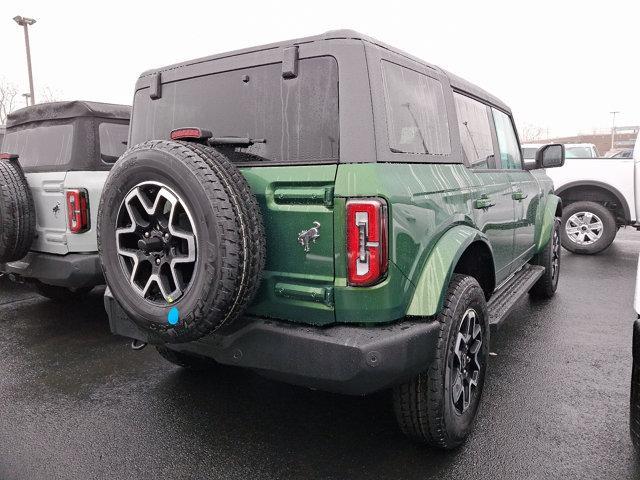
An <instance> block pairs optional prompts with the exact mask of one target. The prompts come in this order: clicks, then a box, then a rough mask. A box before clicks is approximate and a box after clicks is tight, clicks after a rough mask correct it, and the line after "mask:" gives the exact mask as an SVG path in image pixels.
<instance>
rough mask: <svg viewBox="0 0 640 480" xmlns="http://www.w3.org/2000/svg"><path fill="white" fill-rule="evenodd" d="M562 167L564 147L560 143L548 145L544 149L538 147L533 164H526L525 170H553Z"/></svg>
mask: <svg viewBox="0 0 640 480" xmlns="http://www.w3.org/2000/svg"><path fill="white" fill-rule="evenodd" d="M563 165H564V145H562V144H561V143H550V144H549V145H545V146H544V147H540V148H539V149H538V151H537V152H536V161H535V163H533V162H531V163H529V162H526V163H525V169H526V170H533V169H535V168H555V167H561V166H563Z"/></svg>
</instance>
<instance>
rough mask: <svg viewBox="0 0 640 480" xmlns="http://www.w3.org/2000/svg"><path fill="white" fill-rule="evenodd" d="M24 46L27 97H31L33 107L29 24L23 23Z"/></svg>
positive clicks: (34, 99)
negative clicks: (25, 53)
mask: <svg viewBox="0 0 640 480" xmlns="http://www.w3.org/2000/svg"><path fill="white" fill-rule="evenodd" d="M23 28H24V44H25V45H26V48H27V69H28V70H29V95H30V96H31V105H35V103H36V97H35V96H34V95H33V72H32V70H31V48H30V47H29V24H28V23H27V22H24V26H23Z"/></svg>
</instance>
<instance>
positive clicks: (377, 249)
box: [347, 198, 389, 287]
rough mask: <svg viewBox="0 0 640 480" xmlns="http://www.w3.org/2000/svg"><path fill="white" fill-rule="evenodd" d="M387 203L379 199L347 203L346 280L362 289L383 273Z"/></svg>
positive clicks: (385, 263) (385, 267) (386, 257)
mask: <svg viewBox="0 0 640 480" xmlns="http://www.w3.org/2000/svg"><path fill="white" fill-rule="evenodd" d="M387 223H388V222H387V203H386V202H385V201H384V200H383V199H381V198H370V199H354V200H349V201H347V276H348V280H349V285H352V286H358V287H364V286H367V285H373V284H374V283H376V282H378V281H379V280H380V279H381V278H382V277H383V276H384V274H385V273H386V272H387V267H388V265H389V254H388V245H387V243H388V242H387V228H388V227H387Z"/></svg>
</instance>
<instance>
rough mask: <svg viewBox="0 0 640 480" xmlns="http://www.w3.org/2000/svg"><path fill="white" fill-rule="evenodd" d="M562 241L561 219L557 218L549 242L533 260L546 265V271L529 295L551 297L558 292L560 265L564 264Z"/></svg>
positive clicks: (532, 261) (533, 262)
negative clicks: (555, 265)
mask: <svg viewBox="0 0 640 480" xmlns="http://www.w3.org/2000/svg"><path fill="white" fill-rule="evenodd" d="M560 241H561V240H560V219H559V218H556V219H555V220H554V222H553V230H551V238H550V239H549V242H548V243H547V245H546V246H545V247H544V249H543V250H542V251H541V252H540V253H538V254H537V255H536V256H535V257H534V258H533V260H531V263H532V264H533V265H541V266H543V267H544V273H543V274H542V276H541V277H540V278H539V279H538V281H537V282H536V283H535V284H534V285H533V287H531V290H529V295H531V296H532V297H533V298H551V297H553V296H554V295H555V294H556V290H557V289H558V281H559V280H560V271H561V269H560V265H561V264H562V262H561V258H562V248H560ZM556 242H558V243H556ZM555 255H557V257H558V258H557V267H556V268H555V269H554V257H555Z"/></svg>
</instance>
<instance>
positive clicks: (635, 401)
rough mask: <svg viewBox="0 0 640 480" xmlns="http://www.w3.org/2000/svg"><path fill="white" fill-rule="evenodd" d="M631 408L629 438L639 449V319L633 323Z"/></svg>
mask: <svg viewBox="0 0 640 480" xmlns="http://www.w3.org/2000/svg"><path fill="white" fill-rule="evenodd" d="M630 404H631V408H630V415H629V427H630V432H631V439H632V440H633V444H634V446H635V447H636V449H638V450H640V320H636V321H635V322H634V324H633V366H632V368H631V402H630Z"/></svg>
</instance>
